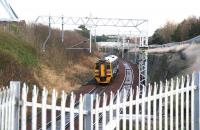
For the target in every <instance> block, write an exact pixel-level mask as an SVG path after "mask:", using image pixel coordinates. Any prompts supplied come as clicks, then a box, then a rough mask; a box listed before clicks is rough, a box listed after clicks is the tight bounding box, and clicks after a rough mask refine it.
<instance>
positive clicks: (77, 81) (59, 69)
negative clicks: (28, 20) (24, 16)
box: [15, 24, 98, 92]
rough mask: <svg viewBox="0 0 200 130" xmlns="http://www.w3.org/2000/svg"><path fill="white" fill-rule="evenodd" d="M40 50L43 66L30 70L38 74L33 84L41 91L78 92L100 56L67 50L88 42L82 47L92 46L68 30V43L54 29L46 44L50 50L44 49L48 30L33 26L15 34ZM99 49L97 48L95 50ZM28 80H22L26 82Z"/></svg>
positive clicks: (39, 57) (75, 32) (74, 32)
mask: <svg viewBox="0 0 200 130" xmlns="http://www.w3.org/2000/svg"><path fill="white" fill-rule="evenodd" d="M15 35H17V36H18V37H21V38H23V39H24V40H25V41H27V43H28V44H31V45H32V46H34V47H35V48H36V50H37V55H38V61H39V67H38V68H33V69H31V70H30V72H31V73H34V75H33V78H34V79H35V80H32V81H33V82H31V84H38V85H39V86H40V88H43V87H44V86H46V87H47V88H48V89H49V91H51V90H52V88H56V89H57V90H58V91H60V90H65V91H68V92H69V91H72V90H76V89H78V88H79V87H80V86H81V84H83V83H84V82H85V81H86V80H87V79H89V78H90V77H91V76H92V75H93V74H92V69H93V65H94V63H95V61H96V60H95V59H96V55H98V53H95V54H94V53H93V54H89V52H88V51H86V50H66V48H68V47H71V46H73V45H75V44H78V43H81V42H83V41H87V42H85V43H84V44H81V45H79V46H78V47H87V48H88V47H89V42H88V39H87V38H85V37H83V36H82V35H81V34H80V33H79V32H77V31H65V36H64V43H62V42H61V31H60V30H58V29H52V35H51V37H50V39H49V40H48V42H47V44H46V51H45V52H42V51H41V47H42V44H43V42H44V41H45V39H46V37H47V35H48V27H47V26H43V25H34V24H29V25H25V26H23V27H20V28H19V31H18V32H16V33H15ZM93 49H95V48H93ZM23 79H24V77H21V80H22V81H24V80H23Z"/></svg>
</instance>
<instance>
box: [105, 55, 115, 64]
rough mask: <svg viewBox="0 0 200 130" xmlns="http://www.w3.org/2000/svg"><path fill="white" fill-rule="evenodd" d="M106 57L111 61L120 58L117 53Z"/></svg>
mask: <svg viewBox="0 0 200 130" xmlns="http://www.w3.org/2000/svg"><path fill="white" fill-rule="evenodd" d="M104 59H105V60H107V61H109V62H114V61H115V60H117V59H118V57H117V56H116V55H109V56H106V57H104Z"/></svg>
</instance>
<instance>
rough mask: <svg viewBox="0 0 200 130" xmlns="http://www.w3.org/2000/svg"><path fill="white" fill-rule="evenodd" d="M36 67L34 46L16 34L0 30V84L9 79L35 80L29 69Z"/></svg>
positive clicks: (36, 59) (5, 83)
mask: <svg viewBox="0 0 200 130" xmlns="http://www.w3.org/2000/svg"><path fill="white" fill-rule="evenodd" d="M37 67H38V57H37V53H36V50H35V48H34V47H32V46H31V45H30V44H28V43H27V42H25V41H24V40H22V39H20V38H17V37H16V36H14V35H12V34H9V33H5V32H0V85H1V86H2V85H7V84H8V82H9V81H10V80H21V81H22V82H23V81H27V82H35V78H34V76H33V73H32V71H31V70H33V69H34V68H37Z"/></svg>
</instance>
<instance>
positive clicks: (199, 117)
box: [191, 72, 200, 130]
mask: <svg viewBox="0 0 200 130" xmlns="http://www.w3.org/2000/svg"><path fill="white" fill-rule="evenodd" d="M194 85H195V86H196V87H197V88H196V89H195V91H194V104H195V106H194V122H191V123H193V124H192V125H194V130H199V128H200V111H199V110H200V109H199V108H200V107H199V105H200V104H199V101H200V100H199V98H200V96H199V94H200V93H199V88H200V72H194Z"/></svg>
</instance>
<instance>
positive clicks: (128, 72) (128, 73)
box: [39, 62, 134, 130]
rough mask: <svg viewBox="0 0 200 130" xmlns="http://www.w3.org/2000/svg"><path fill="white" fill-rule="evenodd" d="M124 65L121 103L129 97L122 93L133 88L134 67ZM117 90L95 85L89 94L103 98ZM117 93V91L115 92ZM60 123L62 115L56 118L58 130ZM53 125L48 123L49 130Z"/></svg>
mask: <svg viewBox="0 0 200 130" xmlns="http://www.w3.org/2000/svg"><path fill="white" fill-rule="evenodd" d="M122 64H123V67H124V73H125V75H124V78H123V81H122V83H121V85H120V87H119V91H120V93H121V99H120V101H122V100H123V97H124V96H127V95H123V93H122V91H126V92H128V90H129V89H130V88H131V87H132V86H133V79H134V77H133V70H132V67H131V66H130V65H129V63H127V62H122ZM111 88H112V89H116V88H113V86H112V84H109V85H106V86H104V87H102V86H101V87H100V85H95V87H93V88H92V89H91V90H90V91H89V92H88V93H89V94H97V93H98V94H99V95H100V96H103V93H109V92H110V91H113V90H110V89H111ZM115 93H116V91H115ZM114 100H116V98H114ZM78 106H79V102H78V101H77V102H76V103H75V107H78ZM69 116H70V115H69V113H66V116H65V117H66V118H65V121H66V123H65V128H66V129H68V128H69V126H70V118H69ZM107 116H109V115H107ZM76 119H78V114H75V115H74V120H76ZM60 123H61V114H58V116H57V117H56V126H57V127H56V130H59V129H60ZM51 124H52V122H51V121H50V122H48V123H47V130H51ZM39 130H41V128H39Z"/></svg>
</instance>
